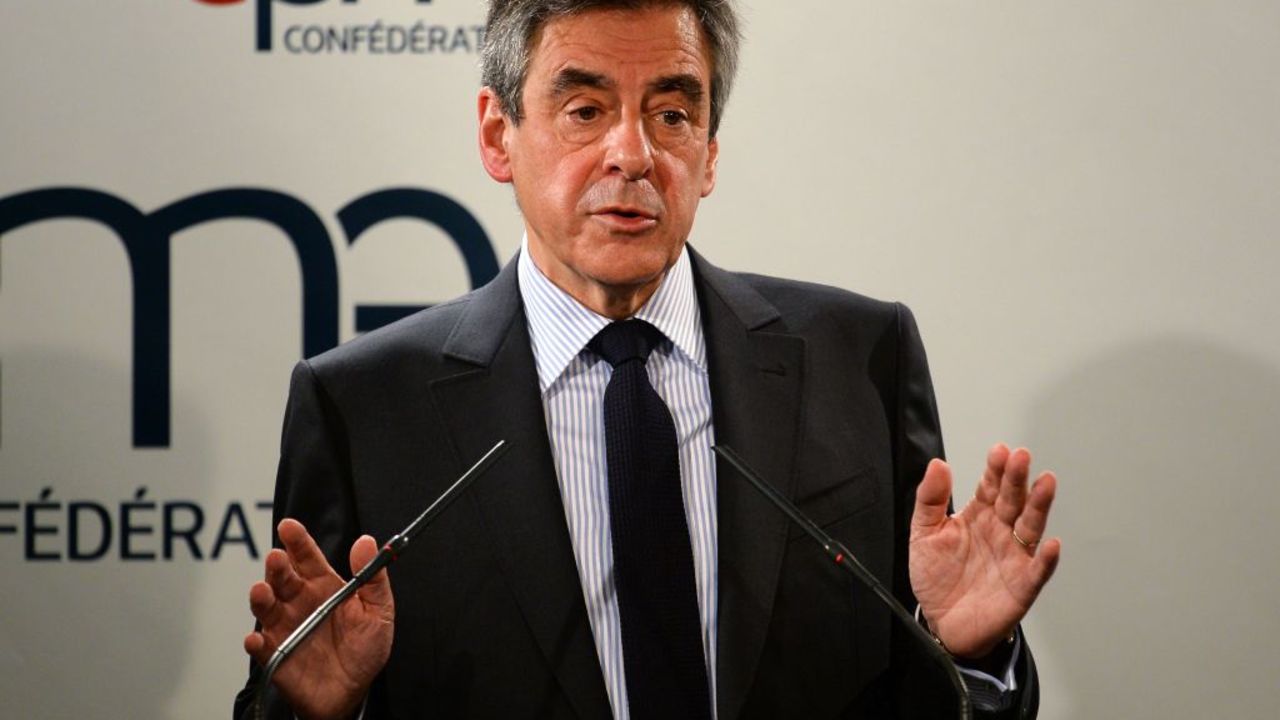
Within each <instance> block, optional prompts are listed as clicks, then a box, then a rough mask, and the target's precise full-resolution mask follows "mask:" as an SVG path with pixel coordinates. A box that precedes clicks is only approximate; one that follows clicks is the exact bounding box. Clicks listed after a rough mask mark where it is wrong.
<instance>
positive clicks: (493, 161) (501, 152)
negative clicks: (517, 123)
mask: <svg viewBox="0 0 1280 720" xmlns="http://www.w3.org/2000/svg"><path fill="white" fill-rule="evenodd" d="M476 105H477V111H478V114H479V116H480V161H481V162H482V163H484V169H485V171H486V172H488V173H489V177H491V178H493V179H494V180H497V181H498V182H500V183H509V182H511V154H510V153H509V152H508V151H507V130H508V129H509V127H510V121H509V120H508V118H507V116H506V115H505V114H504V113H503V112H502V103H501V102H500V101H499V100H498V96H497V94H496V93H494V91H493V89H492V88H489V87H484V88H481V89H480V97H479V100H478V101H477V103H476Z"/></svg>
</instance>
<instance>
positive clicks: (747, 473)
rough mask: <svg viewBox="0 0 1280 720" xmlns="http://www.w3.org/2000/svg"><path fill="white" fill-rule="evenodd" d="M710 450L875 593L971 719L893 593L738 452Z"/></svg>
mask: <svg viewBox="0 0 1280 720" xmlns="http://www.w3.org/2000/svg"><path fill="white" fill-rule="evenodd" d="M711 449H712V450H714V451H715V452H716V454H717V455H719V456H720V457H722V458H724V459H725V460H726V461H727V462H728V463H729V464H730V465H732V466H733V467H734V469H736V470H737V471H738V472H739V473H741V474H742V476H743V477H745V478H746V479H747V480H748V481H749V482H750V483H751V484H752V486H754V487H755V489H756V490H758V491H760V494H761V495H764V496H765V498H766V499H768V500H769V502H771V503H773V504H774V505H776V506H777V507H778V509H779V510H781V511H782V512H783V513H784V514H786V516H787V517H789V518H791V522H793V523H795V524H796V525H799V526H800V528H801V529H802V530H804V531H805V533H806V534H808V535H809V537H811V538H813V539H814V540H816V541H818V544H819V545H821V546H822V549H823V550H825V551H826V552H827V555H829V556H830V557H831V559H832V560H834V561H835V563H836V565H839V566H840V567H841V568H844V570H845V571H846V572H848V573H849V574H851V575H853V576H854V577H856V578H858V580H860V581H861V582H862V584H864V585H866V586H867V587H868V588H870V589H871V591H872V592H874V593H875V594H876V597H878V598H880V600H881V601H882V602H884V604H885V605H887V606H888V607H889V610H891V611H892V612H893V614H894V615H896V616H897V618H898V620H900V621H901V622H902V624H903V626H904V627H906V628H907V630H908V631H909V632H910V634H911V635H912V636H913V637H915V638H916V639H917V640H918V641H919V642H920V644H921V645H922V646H923V647H924V648H925V651H926V653H927V654H928V655H929V656H930V657H931V658H933V659H934V660H935V661H937V663H938V664H939V665H940V666H941V667H942V668H943V670H944V671H945V672H946V675H947V679H948V680H950V681H951V684H952V686H953V687H954V688H955V693H956V698H957V700H959V704H960V708H959V716H960V718H961V720H970V718H972V717H973V709H972V706H971V704H970V702H969V689H968V688H966V687H965V685H964V680H963V679H961V677H960V672H959V671H958V670H956V666H955V663H954V662H952V660H951V656H950V655H948V654H947V653H946V651H944V650H943V649H942V645H941V644H940V643H939V642H938V641H937V640H936V639H934V638H933V637H932V636H930V635H929V634H928V633H926V632H925V631H924V628H922V627H920V623H918V622H916V619H915V618H914V617H913V616H912V615H911V613H909V612H907V609H906V608H904V607H902V603H900V602H898V600H897V599H896V598H895V597H893V594H892V593H890V592H889V591H888V590H887V589H885V587H884V585H882V584H880V580H879V579H877V578H876V576H875V575H873V574H872V573H871V571H870V570H867V569H866V568H865V567H863V565H862V563H860V562H858V560H857V559H856V558H855V557H854V556H853V553H852V552H850V551H849V548H847V547H845V546H844V545H843V544H841V543H840V541H839V540H836V539H835V538H833V537H831V536H830V535H828V534H827V533H826V532H824V531H823V530H822V528H820V527H818V525H817V524H816V523H814V522H813V521H812V520H810V519H809V518H808V517H806V516H805V514H804V513H802V512H800V508H798V507H796V506H795V504H794V503H792V502H791V501H790V500H788V499H787V498H786V496H784V495H783V494H782V493H780V492H778V490H777V489H776V488H774V487H773V486H772V485H770V484H769V483H768V482H766V481H765V480H764V478H762V477H760V476H759V475H758V474H756V472H755V471H754V470H752V469H751V468H750V467H749V466H748V465H747V463H746V461H745V460H743V459H742V457H741V456H739V455H738V453H736V452H734V451H733V449H731V448H730V447H728V446H726V445H716V446H715V447H713V448H711Z"/></svg>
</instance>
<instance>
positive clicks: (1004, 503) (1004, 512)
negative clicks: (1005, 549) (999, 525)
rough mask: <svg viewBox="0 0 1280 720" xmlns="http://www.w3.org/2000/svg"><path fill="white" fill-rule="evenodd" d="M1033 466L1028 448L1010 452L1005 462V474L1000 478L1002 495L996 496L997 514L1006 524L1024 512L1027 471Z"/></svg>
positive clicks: (1009, 523) (1011, 522)
mask: <svg viewBox="0 0 1280 720" xmlns="http://www.w3.org/2000/svg"><path fill="white" fill-rule="evenodd" d="M1030 468H1031V453H1029V452H1027V450H1026V448H1018V449H1017V450H1014V451H1013V452H1012V453H1010V454H1009V461H1008V462H1007V463H1005V466H1004V475H1003V476H1002V477H1001V478H1000V495H999V496H998V497H996V516H997V517H999V518H1000V519H1001V520H1002V521H1003V522H1004V523H1005V524H1006V525H1013V522H1014V521H1015V520H1017V519H1018V516H1019V515H1021V514H1022V507H1023V505H1025V504H1026V502H1027V472H1028V471H1029V470H1030Z"/></svg>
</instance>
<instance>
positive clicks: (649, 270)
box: [591, 243, 679, 287]
mask: <svg viewBox="0 0 1280 720" xmlns="http://www.w3.org/2000/svg"><path fill="white" fill-rule="evenodd" d="M611 245H612V244H611ZM626 245H627V244H626V243H624V247H610V248H609V249H608V250H606V251H605V252H604V253H603V255H604V256H603V257H599V258H597V262H596V263H592V264H593V265H595V267H594V268H592V270H593V271H594V272H592V273H591V274H592V275H593V276H594V277H595V279H596V280H597V281H598V282H601V283H604V284H606V285H613V286H617V287H633V286H637V285H644V284H646V283H649V282H652V281H653V280H655V279H657V278H658V277H660V276H661V275H662V273H664V272H666V270H667V268H669V267H671V266H672V265H674V264H675V261H676V258H678V257H679V251H678V250H677V251H674V252H672V251H671V250H669V249H667V248H657V247H634V246H631V247H627V246H626Z"/></svg>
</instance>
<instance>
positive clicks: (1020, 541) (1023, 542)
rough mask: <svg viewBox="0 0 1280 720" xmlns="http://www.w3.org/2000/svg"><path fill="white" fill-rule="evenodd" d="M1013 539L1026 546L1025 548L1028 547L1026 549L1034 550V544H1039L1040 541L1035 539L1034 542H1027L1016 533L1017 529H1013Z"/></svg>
mask: <svg viewBox="0 0 1280 720" xmlns="http://www.w3.org/2000/svg"><path fill="white" fill-rule="evenodd" d="M1013 539H1014V540H1017V541H1018V544H1019V545H1021V546H1022V547H1024V548H1026V549H1028V550H1034V549H1035V547H1036V545H1039V544H1040V541H1039V540H1037V541H1035V542H1027V541H1026V540H1023V539H1022V537H1021V536H1019V535H1018V531H1017V530H1014V531H1013Z"/></svg>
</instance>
